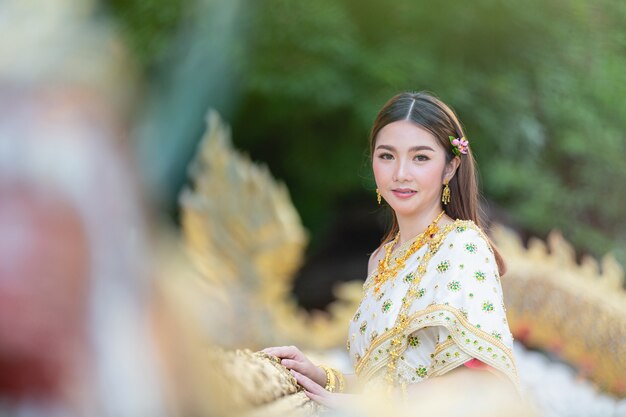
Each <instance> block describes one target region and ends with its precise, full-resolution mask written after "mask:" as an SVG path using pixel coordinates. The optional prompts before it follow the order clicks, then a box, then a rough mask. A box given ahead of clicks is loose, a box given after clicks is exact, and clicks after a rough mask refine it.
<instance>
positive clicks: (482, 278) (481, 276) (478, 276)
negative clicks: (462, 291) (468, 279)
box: [474, 271, 486, 282]
mask: <svg viewBox="0 0 626 417" xmlns="http://www.w3.org/2000/svg"><path fill="white" fill-rule="evenodd" d="M474 278H476V281H478V282H483V281H485V278H486V275H485V273H484V272H483V271H476V272H474Z"/></svg>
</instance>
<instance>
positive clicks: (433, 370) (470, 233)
mask: <svg viewBox="0 0 626 417" xmlns="http://www.w3.org/2000/svg"><path fill="white" fill-rule="evenodd" d="M451 233H454V235H452V236H451V237H450V238H449V239H447V240H446V241H444V242H443V244H442V246H441V248H440V249H439V251H438V252H437V254H436V256H433V258H432V260H431V262H430V263H429V265H428V272H427V274H426V275H425V277H424V278H425V279H424V282H423V285H424V288H425V290H426V291H429V290H430V291H432V293H433V297H432V300H431V302H430V304H429V305H428V306H427V307H426V308H421V307H420V308H416V309H414V310H413V311H412V312H411V315H410V323H409V326H408V328H407V330H408V332H407V334H408V337H411V335H415V334H418V333H419V331H420V329H423V328H426V327H433V328H436V329H437V333H438V336H437V338H436V344H435V346H434V349H433V351H432V353H431V354H430V359H431V362H430V365H429V367H428V369H427V373H428V376H429V377H432V376H438V375H443V374H445V373H447V372H449V371H451V370H452V369H455V368H456V367H458V366H462V365H464V364H466V363H468V362H469V365H470V367H471V365H472V364H477V363H482V364H484V365H486V366H489V367H491V368H494V369H495V370H497V371H500V372H501V373H503V374H505V375H507V376H508V377H509V378H510V379H511V380H512V381H513V382H514V383H515V384H517V372H516V367H515V360H514V357H513V349H512V348H513V338H512V335H511V332H510V331H509V326H508V322H507V319H506V312H505V307H504V303H503V297H502V287H501V284H500V277H499V274H498V267H497V264H496V260H495V256H494V254H493V251H492V249H491V247H490V245H489V243H488V241H487V240H486V239H485V237H484V235H483V234H482V232H481V231H480V230H479V229H478V228H475V226H474V228H472V227H460V228H457V230H455V231H453V232H451ZM474 360H475V361H474Z"/></svg>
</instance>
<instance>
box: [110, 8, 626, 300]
mask: <svg viewBox="0 0 626 417" xmlns="http://www.w3.org/2000/svg"><path fill="white" fill-rule="evenodd" d="M102 13H105V14H107V15H108V16H110V18H111V19H112V20H113V21H114V22H115V24H116V25H117V26H118V27H119V30H120V33H121V34H122V36H123V39H124V41H125V42H126V44H127V45H128V48H129V50H130V51H131V54H132V56H133V58H134V59H135V61H136V63H137V65H138V70H139V74H140V76H141V77H140V78H141V81H142V84H143V86H144V90H143V91H142V94H141V100H142V103H141V105H140V106H139V109H140V110H139V111H140V113H141V117H138V118H136V119H134V120H135V126H136V130H135V134H134V135H132V137H131V138H130V141H131V143H132V144H133V146H134V147H135V148H136V149H137V157H138V159H139V165H140V167H141V170H142V174H143V178H144V180H145V181H146V182H147V183H148V184H150V186H151V191H152V196H153V197H154V198H156V199H157V200H158V201H159V203H160V208H162V209H163V210H165V211H166V212H167V213H168V214H169V215H170V216H172V217H173V218H176V216H177V205H176V196H177V193H178V192H179V190H180V188H181V186H182V184H183V183H184V182H185V181H186V178H187V176H186V171H185V167H186V165H187V163H188V161H189V160H190V158H191V156H192V154H193V152H194V149H195V144H196V142H197V140H198V138H199V137H200V133H201V132H202V130H203V128H204V126H203V120H202V117H201V116H202V115H203V113H204V112H205V110H206V108H207V107H209V106H210V107H214V108H216V109H217V110H219V111H220V113H221V114H222V115H223V116H224V117H225V119H226V120H227V121H228V122H229V123H230V124H231V125H232V129H233V131H234V132H235V134H234V139H233V140H234V143H235V146H236V147H237V148H239V149H241V150H243V151H245V152H248V153H249V154H250V155H251V157H252V159H254V160H257V161H262V162H265V163H267V164H268V166H269V168H270V170H271V172H272V174H273V175H274V176H275V177H277V178H279V179H280V180H282V181H284V182H285V183H286V184H287V187H288V188H289V190H290V193H291V196H292V198H293V201H294V204H295V206H296V208H297V210H298V212H299V213H300V215H301V216H302V220H303V223H304V225H305V227H306V228H307V229H308V230H309V231H310V234H311V241H310V245H309V247H308V249H307V255H308V258H309V259H310V260H311V262H310V263H311V265H309V266H307V267H305V270H303V271H302V272H301V273H300V277H299V279H298V281H297V283H298V284H297V287H296V292H297V293H298V294H299V297H300V299H301V302H302V304H303V305H305V306H306V307H309V308H313V307H318V308H319V307H322V306H323V305H324V304H325V303H326V302H328V301H329V295H328V294H329V293H327V295H326V296H320V295H319V294H317V292H318V291H315V290H314V288H313V286H312V285H309V284H307V281H308V277H310V276H313V275H316V274H315V273H313V272H311V273H310V274H309V271H308V268H322V265H323V264H324V263H325V261H326V260H327V259H328V260H330V261H331V262H332V267H329V268H326V269H325V270H324V274H323V275H324V276H327V277H328V280H329V281H334V280H342V279H345V280H347V279H354V278H360V277H363V276H364V274H365V272H366V271H365V267H366V266H365V263H364V262H363V259H366V258H365V255H366V254H368V253H369V252H371V251H372V250H373V248H375V247H376V246H377V244H378V239H379V237H380V236H381V233H382V230H383V229H384V209H383V210H379V209H378V208H377V206H376V204H375V198H374V197H375V193H374V189H375V185H374V183H373V179H372V175H371V169H370V161H369V159H368V155H367V134H368V130H369V128H370V127H371V123H372V120H373V118H374V116H375V114H376V112H377V110H378V109H379V108H380V107H381V106H382V105H383V104H384V103H385V101H386V100H387V99H388V98H389V97H391V96H392V95H394V94H395V93H397V92H399V91H405V90H428V91H432V92H434V93H435V94H437V95H438V96H439V97H440V98H442V99H443V100H444V101H445V102H446V103H449V104H450V105H451V106H453V108H454V109H455V110H456V111H457V113H458V114H459V116H460V119H461V121H462V123H464V126H465V128H466V131H467V135H468V137H469V138H470V140H471V141H472V146H473V147H474V150H475V151H476V155H477V159H478V164H479V168H480V174H481V181H482V186H483V190H484V194H485V197H486V200H487V204H486V208H487V210H488V214H489V217H490V218H491V219H493V220H495V221H497V222H501V223H504V224H507V225H510V226H513V227H515V228H516V229H517V230H518V231H520V232H521V233H522V235H523V236H524V237H527V236H530V235H535V236H539V237H545V236H546V235H547V234H548V232H549V231H550V230H552V229H559V230H561V231H563V233H564V235H565V237H566V238H567V239H568V240H569V241H571V242H572V243H573V244H574V245H575V247H576V250H577V252H578V253H579V255H580V254H582V253H589V254H592V255H594V256H600V255H603V254H605V253H607V252H609V251H610V252H613V253H614V254H615V255H616V257H617V259H618V260H619V261H620V262H621V263H622V264H624V263H625V262H626V217H625V216H623V202H624V201H626V187H623V184H624V182H625V181H626V162H625V161H624V158H623V155H622V150H623V149H625V145H626V133H625V132H626V106H625V101H624V100H625V99H624V97H626V70H625V69H626V23H625V22H626V5H625V4H624V3H623V2H615V1H599V2H589V1H586V0H565V1H562V0H557V1H549V2H545V1H534V0H531V2H530V3H529V2H524V3H520V2H508V1H493V0H473V1H471V2H458V1H444V2H438V3H436V4H435V3H432V2H426V1H414V0H399V1H395V2H393V3H392V4H389V3H387V2H381V1H369V0H359V1H352V0H340V1H336V0H333V1H326V0H321V1H316V2H312V3H311V2H297V1H291V0H267V1H263V2H246V1H239V0H237V1H219V0H205V1H197V0H173V1H169V2H163V1H157V0H124V1H121V0H113V1H110V2H108V3H106V4H104V3H103V4H102ZM322 167H323V168H322ZM354 257H358V260H355V262H354V264H353V265H352V266H351V268H350V270H343V269H338V268H337V261H340V260H342V259H343V260H348V259H354ZM313 264H314V265H315V266H313ZM333 271H334V272H333ZM352 271H354V272H352ZM318 287H319V286H318ZM305 294H310V296H309V295H305Z"/></svg>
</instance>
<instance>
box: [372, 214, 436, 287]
mask: <svg viewBox="0 0 626 417" xmlns="http://www.w3.org/2000/svg"><path fill="white" fill-rule="evenodd" d="M444 213H445V211H442V212H441V213H439V215H438V216H437V218H436V219H435V220H433V222H432V223H431V224H429V225H428V227H427V228H426V230H424V231H423V232H422V234H420V235H419V236H418V237H417V238H416V239H415V240H414V241H413V243H412V244H411V246H410V247H409V249H408V250H407V251H406V253H405V254H404V255H402V256H401V257H398V258H396V259H395V262H396V263H395V265H394V266H393V267H392V268H390V267H389V261H390V258H391V252H392V249H393V247H394V246H395V244H396V242H397V241H398V239H399V238H400V232H398V233H397V234H396V237H395V238H394V239H393V241H392V242H391V243H390V244H389V245H388V246H387V248H386V252H385V257H384V258H383V259H381V260H380V261H378V273H377V274H376V276H375V277H374V280H373V285H374V292H375V293H378V292H380V287H381V286H382V285H383V284H384V283H385V282H387V281H388V280H390V279H393V278H395V277H396V275H397V274H398V271H400V270H401V269H402V268H404V264H405V263H406V260H407V259H408V258H409V256H411V255H413V254H414V253H415V252H417V251H418V250H419V249H420V248H421V247H422V246H424V244H426V242H428V241H429V240H430V239H432V237H433V236H434V235H435V233H437V232H438V231H439V228H438V227H437V222H438V221H439V219H441V216H443V214H444Z"/></svg>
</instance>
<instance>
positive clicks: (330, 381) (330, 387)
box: [320, 365, 335, 392]
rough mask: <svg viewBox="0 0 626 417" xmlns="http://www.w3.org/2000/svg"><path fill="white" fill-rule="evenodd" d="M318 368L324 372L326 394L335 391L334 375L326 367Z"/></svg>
mask: <svg viewBox="0 0 626 417" xmlns="http://www.w3.org/2000/svg"><path fill="white" fill-rule="evenodd" d="M320 368H322V369H323V370H324V372H326V386H325V387H324V389H325V390H326V391H328V392H334V391H335V373H334V372H333V370H332V369H331V368H329V367H328V366H324V365H320Z"/></svg>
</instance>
